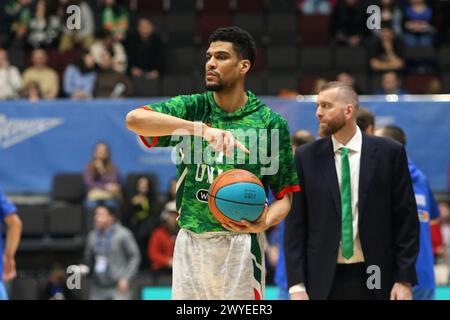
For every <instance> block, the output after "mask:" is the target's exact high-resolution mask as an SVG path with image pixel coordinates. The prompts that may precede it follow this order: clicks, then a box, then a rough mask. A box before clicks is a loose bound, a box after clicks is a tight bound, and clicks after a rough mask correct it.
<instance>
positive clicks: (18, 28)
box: [5, 0, 32, 47]
mask: <svg viewBox="0 0 450 320" xmlns="http://www.w3.org/2000/svg"><path fill="white" fill-rule="evenodd" d="M31 3H32V0H10V1H9V2H8V3H7V5H6V6H5V20H6V21H5V22H6V24H5V25H6V30H5V32H7V33H8V34H7V39H6V46H7V47H9V46H18V47H23V46H24V44H25V42H26V34H27V32H28V25H29V24H30V20H31Z"/></svg>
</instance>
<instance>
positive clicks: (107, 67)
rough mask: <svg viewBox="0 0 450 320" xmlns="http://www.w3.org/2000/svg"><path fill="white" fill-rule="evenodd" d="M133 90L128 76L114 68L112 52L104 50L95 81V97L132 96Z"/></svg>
mask: <svg viewBox="0 0 450 320" xmlns="http://www.w3.org/2000/svg"><path fill="white" fill-rule="evenodd" d="M132 92H133V88H132V84H131V81H130V79H129V78H128V76H127V75H125V74H122V73H119V72H117V71H115V70H114V69H113V61H112V55H111V52H109V51H104V52H103V53H102V60H101V62H100V68H99V70H98V72H97V78H96V81H95V86H94V97H96V98H98V97H103V98H119V97H126V96H131V94H132Z"/></svg>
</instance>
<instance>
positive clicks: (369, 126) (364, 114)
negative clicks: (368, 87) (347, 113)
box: [356, 107, 375, 136]
mask: <svg viewBox="0 0 450 320" xmlns="http://www.w3.org/2000/svg"><path fill="white" fill-rule="evenodd" d="M356 124H357V125H358V127H359V128H360V129H361V131H362V132H364V133H366V134H368V135H371V136H373V135H374V134H375V114H373V113H372V112H370V111H369V109H367V108H364V107H359V109H358V111H357V112H356Z"/></svg>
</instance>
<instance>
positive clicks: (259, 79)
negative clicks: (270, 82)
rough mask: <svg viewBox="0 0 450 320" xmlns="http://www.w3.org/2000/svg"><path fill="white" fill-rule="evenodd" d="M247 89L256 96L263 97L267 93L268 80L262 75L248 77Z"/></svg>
mask: <svg viewBox="0 0 450 320" xmlns="http://www.w3.org/2000/svg"><path fill="white" fill-rule="evenodd" d="M245 88H246V89H247V90H250V91H252V92H253V93H254V94H256V95H263V94H265V92H266V79H265V77H263V76H261V75H258V76H257V75H248V76H247V77H246V80H245Z"/></svg>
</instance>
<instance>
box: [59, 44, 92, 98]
mask: <svg viewBox="0 0 450 320" xmlns="http://www.w3.org/2000/svg"><path fill="white" fill-rule="evenodd" d="M96 77H97V72H96V70H95V62H94V58H93V57H92V55H91V54H90V53H89V51H83V52H82V53H81V57H80V59H79V60H78V62H77V63H76V64H69V65H68V66H67V68H66V70H65V71H64V79H63V80H64V82H63V86H64V92H65V94H66V95H68V96H69V97H71V98H72V99H86V98H92V96H93V92H94V85H95V78H96Z"/></svg>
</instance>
